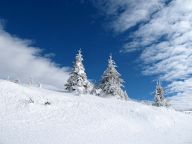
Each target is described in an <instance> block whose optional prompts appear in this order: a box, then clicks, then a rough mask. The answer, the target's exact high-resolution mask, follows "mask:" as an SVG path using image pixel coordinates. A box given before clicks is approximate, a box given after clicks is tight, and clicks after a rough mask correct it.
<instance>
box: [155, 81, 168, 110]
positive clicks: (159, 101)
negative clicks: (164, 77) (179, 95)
mask: <svg viewBox="0 0 192 144" xmlns="http://www.w3.org/2000/svg"><path fill="white" fill-rule="evenodd" d="M154 105H155V106H168V105H167V102H166V100H165V97H164V90H163V87H162V86H161V82H160V81H157V85H156V90H155V98H154Z"/></svg>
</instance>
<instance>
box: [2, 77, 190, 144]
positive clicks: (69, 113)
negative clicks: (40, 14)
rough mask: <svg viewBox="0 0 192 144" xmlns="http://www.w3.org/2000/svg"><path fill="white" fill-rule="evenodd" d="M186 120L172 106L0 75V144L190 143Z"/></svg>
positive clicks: (186, 116) (185, 115)
mask: <svg viewBox="0 0 192 144" xmlns="http://www.w3.org/2000/svg"><path fill="white" fill-rule="evenodd" d="M47 102H50V103H51V104H50V105H48V104H46V103H47ZM191 123H192V115H191V114H185V113H182V112H176V111H174V110H172V109H166V108H157V107H152V106H147V105H144V104H141V103H137V102H132V101H121V100H117V99H113V98H100V97H97V96H92V95H82V96H76V95H72V94H69V93H64V92H56V91H51V90H46V89H42V88H35V87H27V86H21V85H18V84H15V83H12V82H8V81H3V80H1V81H0V144H185V143H186V144H191V143H192V125H191Z"/></svg>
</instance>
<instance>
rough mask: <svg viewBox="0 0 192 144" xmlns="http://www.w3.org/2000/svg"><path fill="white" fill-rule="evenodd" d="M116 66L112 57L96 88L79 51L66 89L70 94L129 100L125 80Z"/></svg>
mask: <svg viewBox="0 0 192 144" xmlns="http://www.w3.org/2000/svg"><path fill="white" fill-rule="evenodd" d="M116 67H117V66H116V64H115V62H114V60H113V59H112V56H111V55H110V57H109V59H108V66H107V68H106V70H105V71H104V73H103V76H102V78H101V81H100V83H99V84H98V85H97V86H94V85H93V84H92V83H91V82H90V81H89V80H88V79H87V75H86V72H85V68H84V65H83V56H82V53H81V50H79V51H78V53H77V55H76V57H75V62H74V65H73V69H72V71H71V73H70V77H69V79H68V80H67V83H66V84H65V89H66V90H67V91H68V92H75V93H78V94H82V93H83V94H86V93H91V94H93V93H94V94H97V95H100V96H114V97H117V98H119V99H124V100H127V99H128V95H127V93H126V91H124V90H123V89H122V88H123V82H124V81H123V80H122V79H121V78H120V77H121V75H120V73H119V72H118V71H117V69H116Z"/></svg>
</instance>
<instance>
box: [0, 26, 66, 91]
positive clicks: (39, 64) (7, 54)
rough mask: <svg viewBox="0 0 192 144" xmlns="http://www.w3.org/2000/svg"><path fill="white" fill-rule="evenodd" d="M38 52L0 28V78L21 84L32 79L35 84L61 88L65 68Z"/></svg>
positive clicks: (28, 42)
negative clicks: (18, 80) (19, 81)
mask: <svg viewBox="0 0 192 144" xmlns="http://www.w3.org/2000/svg"><path fill="white" fill-rule="evenodd" d="M40 52H41V50H40V49H39V48H36V47H32V46H31V44H30V41H28V40H23V39H20V38H18V37H15V36H13V35H11V34H9V33H7V32H6V31H5V30H4V29H3V27H2V26H0V78H6V77H8V76H10V78H11V79H20V80H21V81H23V82H27V81H29V79H31V78H33V80H34V81H36V82H40V83H44V84H49V85H53V86H56V87H60V88H62V87H63V84H64V83H65V82H66V79H67V78H68V72H67V68H65V67H63V68H61V67H59V66H58V65H56V64H55V63H54V62H52V61H51V60H50V59H49V58H45V57H42V56H40Z"/></svg>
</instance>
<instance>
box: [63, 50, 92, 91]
mask: <svg viewBox="0 0 192 144" xmlns="http://www.w3.org/2000/svg"><path fill="white" fill-rule="evenodd" d="M82 62H83V57H82V54H81V50H79V51H78V53H77V55H76V58H75V63H74V65H73V69H72V72H71V74H70V77H69V79H68V81H67V83H66V84H65V89H66V90H67V91H68V92H77V93H79V94H81V93H90V92H91V91H92V87H93V86H92V84H91V83H90V82H89V81H88V79H87V75H86V73H85V68H84V65H83V63H82Z"/></svg>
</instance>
